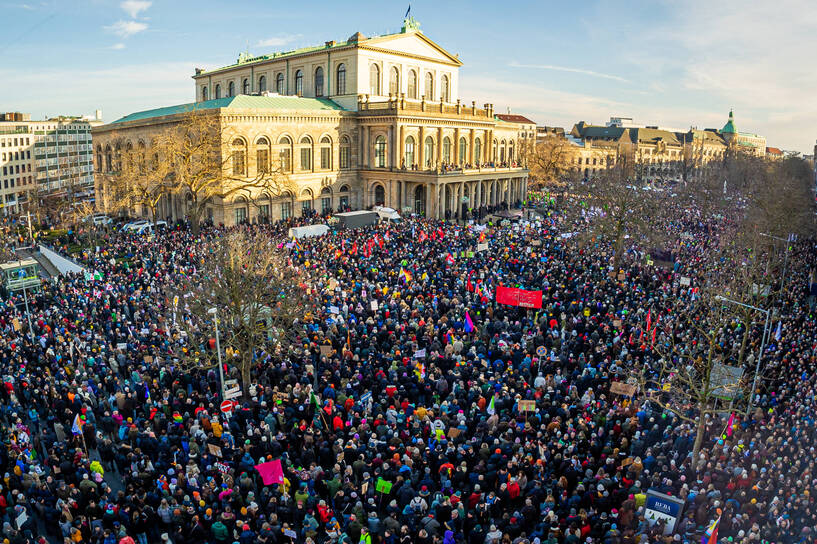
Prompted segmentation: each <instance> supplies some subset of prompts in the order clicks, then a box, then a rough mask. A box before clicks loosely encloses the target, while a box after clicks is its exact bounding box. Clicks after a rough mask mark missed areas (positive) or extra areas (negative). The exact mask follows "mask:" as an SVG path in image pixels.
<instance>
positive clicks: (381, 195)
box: [374, 183, 386, 206]
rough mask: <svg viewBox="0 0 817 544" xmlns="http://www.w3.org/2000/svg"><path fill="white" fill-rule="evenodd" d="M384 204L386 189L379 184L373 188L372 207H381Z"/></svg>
mask: <svg viewBox="0 0 817 544" xmlns="http://www.w3.org/2000/svg"><path fill="white" fill-rule="evenodd" d="M385 203H386V189H384V188H383V186H382V185H380V184H379V183H378V184H377V185H375V186H374V205H375V206H383V205H384V204H385Z"/></svg>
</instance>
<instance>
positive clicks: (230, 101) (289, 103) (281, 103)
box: [114, 94, 343, 123]
mask: <svg viewBox="0 0 817 544" xmlns="http://www.w3.org/2000/svg"><path fill="white" fill-rule="evenodd" d="M220 108H234V109H250V110H252V109H256V110H297V111H303V110H308V111H343V108H342V107H340V106H339V105H337V104H336V103H334V102H332V101H331V100H329V99H328V98H301V97H297V96H251V95H246V94H240V95H238V96H232V97H229V98H216V99H214V100H205V101H204V102H195V103H190V104H180V105H178V106H167V107H165V108H156V109H153V110H145V111H138V112H136V113H131V114H130V115H126V116H125V117H122V118H121V119H117V120H116V121H114V123H127V122H128V121H140V120H142V119H151V118H153V117H164V116H165V115H174V114H177V113H186V112H190V111H194V110H197V111H201V110H217V109H220Z"/></svg>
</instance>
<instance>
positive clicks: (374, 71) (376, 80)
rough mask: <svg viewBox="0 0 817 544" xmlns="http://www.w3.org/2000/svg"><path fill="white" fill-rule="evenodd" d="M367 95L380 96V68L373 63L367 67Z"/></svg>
mask: <svg viewBox="0 0 817 544" xmlns="http://www.w3.org/2000/svg"><path fill="white" fill-rule="evenodd" d="M369 94H371V95H372V96H379V95H380V67H379V66H378V65H377V64H374V63H372V65H371V66H369Z"/></svg>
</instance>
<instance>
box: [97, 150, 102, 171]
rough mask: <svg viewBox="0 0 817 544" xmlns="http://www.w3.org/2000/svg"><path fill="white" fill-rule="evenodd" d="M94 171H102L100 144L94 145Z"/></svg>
mask: <svg viewBox="0 0 817 544" xmlns="http://www.w3.org/2000/svg"><path fill="white" fill-rule="evenodd" d="M96 171H97V172H102V146H101V145H98V146H96Z"/></svg>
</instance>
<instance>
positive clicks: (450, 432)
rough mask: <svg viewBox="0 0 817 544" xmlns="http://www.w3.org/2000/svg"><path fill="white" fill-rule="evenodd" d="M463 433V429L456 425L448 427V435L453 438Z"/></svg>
mask: <svg viewBox="0 0 817 544" xmlns="http://www.w3.org/2000/svg"><path fill="white" fill-rule="evenodd" d="M461 434H462V431H461V430H459V429H458V428H456V427H451V428H450V429H448V432H447V433H446V435H447V436H448V438H450V439H452V440H453V439H454V438H457V437H458V436H459V435H461Z"/></svg>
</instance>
